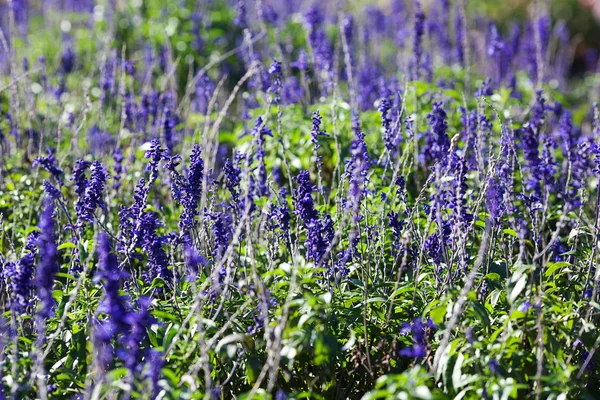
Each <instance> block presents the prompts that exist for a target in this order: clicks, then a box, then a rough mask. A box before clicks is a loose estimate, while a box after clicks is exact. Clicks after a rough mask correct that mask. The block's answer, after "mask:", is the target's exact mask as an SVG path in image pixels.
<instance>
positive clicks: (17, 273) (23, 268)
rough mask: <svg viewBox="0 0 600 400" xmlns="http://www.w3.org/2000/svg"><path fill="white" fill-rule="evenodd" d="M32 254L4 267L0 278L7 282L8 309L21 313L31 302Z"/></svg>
mask: <svg viewBox="0 0 600 400" xmlns="http://www.w3.org/2000/svg"><path fill="white" fill-rule="evenodd" d="M34 265H35V255H34V253H27V254H25V255H24V256H23V257H21V259H20V260H19V261H16V262H10V263H8V264H6V265H4V267H3V270H2V277H3V278H4V279H5V280H7V281H8V285H7V286H8V288H9V293H10V304H9V306H10V308H11V309H12V310H15V311H17V312H21V311H23V310H24V309H25V307H27V306H29V304H30V302H31V292H32V290H33V283H32V278H33V272H34Z"/></svg>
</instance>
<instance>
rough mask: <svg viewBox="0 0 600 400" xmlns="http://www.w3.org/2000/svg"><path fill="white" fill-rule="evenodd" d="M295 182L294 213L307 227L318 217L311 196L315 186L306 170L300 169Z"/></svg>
mask: <svg viewBox="0 0 600 400" xmlns="http://www.w3.org/2000/svg"><path fill="white" fill-rule="evenodd" d="M296 182H297V184H298V186H297V187H296V190H295V191H294V208H295V210H294V214H296V215H297V216H298V218H300V221H302V224H303V225H304V227H308V226H309V225H310V224H311V221H313V220H316V219H318V214H317V211H316V210H315V205H314V201H313V198H312V192H313V190H314V189H315V187H314V186H313V185H312V184H311V183H310V174H309V172H308V171H306V170H302V171H300V173H299V174H298V176H297V177H296Z"/></svg>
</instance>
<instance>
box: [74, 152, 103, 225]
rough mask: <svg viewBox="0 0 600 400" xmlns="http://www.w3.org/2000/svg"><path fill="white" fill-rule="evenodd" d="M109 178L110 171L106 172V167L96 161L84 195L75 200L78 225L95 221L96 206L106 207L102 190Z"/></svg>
mask: <svg viewBox="0 0 600 400" xmlns="http://www.w3.org/2000/svg"><path fill="white" fill-rule="evenodd" d="M107 179H108V172H106V168H104V166H103V165H102V164H101V163H100V162H99V161H94V163H93V164H92V167H91V173H90V179H89V180H88V181H87V184H86V187H85V191H84V192H83V196H80V197H79V198H78V199H77V201H76V202H75V212H76V214H77V226H79V227H83V226H84V225H85V223H86V222H93V221H94V213H95V211H96V208H98V207H100V208H103V207H104V202H103V201H102V192H103V191H104V188H105V186H106V180H107ZM78 189H80V187H78Z"/></svg>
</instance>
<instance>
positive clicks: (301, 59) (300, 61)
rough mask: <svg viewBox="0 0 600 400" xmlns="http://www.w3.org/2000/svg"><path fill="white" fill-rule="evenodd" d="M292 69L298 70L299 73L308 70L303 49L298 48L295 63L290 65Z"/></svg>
mask: <svg viewBox="0 0 600 400" xmlns="http://www.w3.org/2000/svg"><path fill="white" fill-rule="evenodd" d="M290 66H291V67H292V68H298V69H299V70H300V71H306V70H307V69H308V56H307V55H306V50H304V47H302V48H300V51H299V52H298V58H297V59H296V61H292V62H291V63H290Z"/></svg>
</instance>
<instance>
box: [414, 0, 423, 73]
mask: <svg viewBox="0 0 600 400" xmlns="http://www.w3.org/2000/svg"><path fill="white" fill-rule="evenodd" d="M415 9H416V10H415V24H414V36H413V59H412V64H411V75H410V78H411V79H412V80H417V79H419V78H420V74H419V71H420V67H421V56H422V54H423V33H424V32H425V14H423V11H422V10H421V3H420V2H418V1H417V2H416V4H415Z"/></svg>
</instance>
